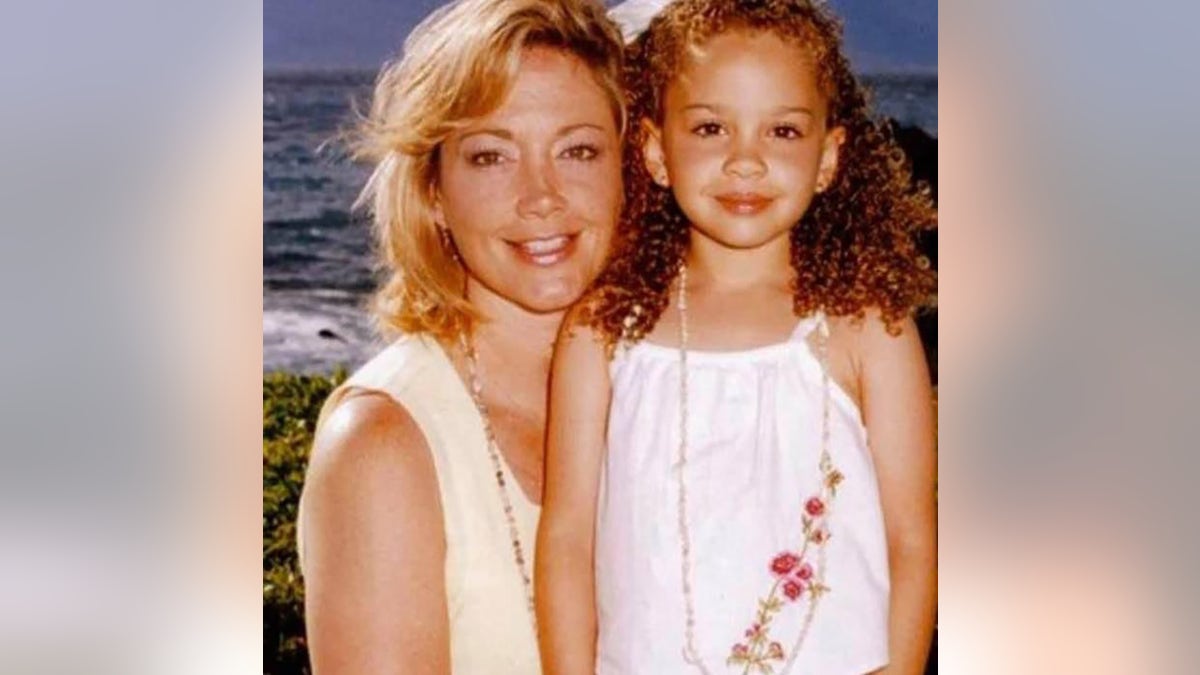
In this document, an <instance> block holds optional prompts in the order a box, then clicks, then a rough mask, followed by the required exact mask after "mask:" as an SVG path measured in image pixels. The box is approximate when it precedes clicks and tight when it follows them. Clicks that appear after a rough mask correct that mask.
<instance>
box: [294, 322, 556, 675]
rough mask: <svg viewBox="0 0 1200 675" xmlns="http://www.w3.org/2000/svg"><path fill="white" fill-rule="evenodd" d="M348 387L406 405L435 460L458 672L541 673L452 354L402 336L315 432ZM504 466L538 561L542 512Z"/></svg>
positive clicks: (482, 446)
mask: <svg viewBox="0 0 1200 675" xmlns="http://www.w3.org/2000/svg"><path fill="white" fill-rule="evenodd" d="M351 388H361V389H369V390H374V391H379V392H383V393H385V394H387V395H388V396H391V397H392V398H393V399H395V400H396V401H397V402H399V403H400V404H401V405H403V406H404V407H405V409H406V410H408V413H409V415H411V416H412V418H413V420H414V421H416V423H417V426H419V427H420V429H421V433H422V435H424V436H425V441H426V443H427V444H428V445H429V450H430V453H431V454H432V456H433V463H434V467H435V468H436V470H437V481H438V491H439V494H440V496H441V502H442V513H443V516H444V520H445V533H446V563H445V584H446V600H447V604H448V606H449V618H450V660H451V672H452V673H454V674H455V675H475V674H476V673H495V674H497V675H536V674H537V673H540V672H541V666H540V660H539V658H538V650H537V637H536V636H535V635H534V632H533V626H532V623H531V621H530V616H529V610H528V606H527V600H526V596H525V588H524V584H523V583H522V581H521V576H520V574H519V573H518V571H517V567H516V561H514V560H513V551H512V539H511V537H510V535H509V530H508V521H507V520H506V519H505V517H504V506H503V504H502V502H501V501H500V493H499V489H498V487H497V485H496V477H495V470H494V469H493V468H492V463H491V459H490V457H489V456H488V451H487V435H486V433H485V431H484V427H483V419H482V418H481V417H480V416H479V411H478V409H477V408H476V407H475V403H474V401H473V400H472V398H471V394H470V392H468V391H467V389H466V386H465V385H464V384H463V382H462V380H461V378H459V376H458V372H457V371H456V370H455V369H454V365H453V364H452V363H451V361H450V359H449V357H448V356H447V355H446V353H445V351H444V350H443V349H442V347H441V346H440V345H439V344H438V343H437V342H436V341H435V340H433V339H430V338H426V337H420V336H405V337H402V338H400V339H399V340H397V341H396V342H394V343H393V344H392V345H391V346H389V347H388V348H386V349H384V350H383V351H382V352H380V353H379V354H378V355H377V356H375V357H374V358H373V359H371V360H370V361H369V362H367V364H366V365H364V366H363V367H362V368H360V369H359V370H358V371H357V372H355V373H354V374H353V375H351V376H350V378H349V379H348V380H347V381H346V382H345V383H344V384H342V386H341V387H339V388H338V389H337V390H335V391H334V392H333V394H331V395H330V397H329V400H328V401H326V403H325V406H324V407H323V408H322V411H321V419H320V421H319V422H318V428H319V426H320V424H321V423H323V422H324V420H325V419H326V418H327V417H328V416H329V414H330V413H331V411H332V410H333V409H334V408H335V407H336V406H337V404H338V402H340V401H341V399H342V398H344V396H345V394H346V392H347V391H349V390H350V389H351ZM502 463H503V458H502ZM502 469H503V471H504V474H505V482H506V483H507V485H508V494H509V500H510V501H511V502H512V506H513V516H514V517H515V519H516V523H517V530H518V532H519V535H520V537H521V546H522V547H523V548H524V550H525V558H526V560H529V561H532V560H533V556H534V554H535V550H534V543H535V539H536V536H535V535H536V533H537V520H538V514H539V511H540V507H539V506H538V505H537V504H534V503H533V502H531V501H530V500H529V499H528V498H527V497H526V496H525V493H524V492H523V491H522V490H521V489H520V487H518V484H517V481H516V478H515V477H514V476H513V474H512V472H511V470H510V469H509V467H508V465H507V463H503V464H502ZM301 504H302V505H301V509H300V511H301V517H300V525H301V529H300V531H299V532H298V533H297V538H298V539H299V544H300V554H301V555H300V559H301V565H303V561H304V537H303V521H304V507H303V499H302V500H301Z"/></svg>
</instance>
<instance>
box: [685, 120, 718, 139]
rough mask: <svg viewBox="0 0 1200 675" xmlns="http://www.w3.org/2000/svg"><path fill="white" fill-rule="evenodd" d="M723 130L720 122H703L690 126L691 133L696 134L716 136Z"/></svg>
mask: <svg viewBox="0 0 1200 675" xmlns="http://www.w3.org/2000/svg"><path fill="white" fill-rule="evenodd" d="M723 131H725V130H724V129H723V128H722V127H721V125H720V124H717V123H716V122H704V123H702V124H698V125H696V126H695V127H693V128H692V133H693V134H696V135H697V136H701V137H704V136H716V135H718V134H720V133H722V132H723Z"/></svg>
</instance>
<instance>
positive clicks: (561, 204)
mask: <svg viewBox="0 0 1200 675" xmlns="http://www.w3.org/2000/svg"><path fill="white" fill-rule="evenodd" d="M519 181H520V185H519V187H518V189H519V190H520V194H519V196H518V198H517V213H518V214H519V215H520V216H521V217H522V218H538V219H544V218H549V217H550V216H552V215H554V214H555V213H557V212H559V211H561V210H562V209H563V208H565V207H566V200H565V199H563V195H562V190H561V189H560V188H559V185H558V176H557V174H556V173H555V169H554V163H553V162H552V161H547V160H533V161H529V162H524V163H523V164H522V167H521V172H520V178H519Z"/></svg>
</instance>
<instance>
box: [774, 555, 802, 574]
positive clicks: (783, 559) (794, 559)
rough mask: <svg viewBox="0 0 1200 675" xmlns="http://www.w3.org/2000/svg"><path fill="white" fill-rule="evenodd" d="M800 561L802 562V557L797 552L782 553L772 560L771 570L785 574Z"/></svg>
mask: <svg viewBox="0 0 1200 675" xmlns="http://www.w3.org/2000/svg"><path fill="white" fill-rule="evenodd" d="M798 562H800V557H799V556H797V555H796V554H795V553H780V554H779V555H777V556H775V559H774V560H772V561H771V571H772V572H774V573H775V574H777V575H779V576H783V575H785V574H787V573H788V572H791V571H792V570H793V569H795V567H796V563H798Z"/></svg>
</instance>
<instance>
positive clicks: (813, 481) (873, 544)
mask: <svg viewBox="0 0 1200 675" xmlns="http://www.w3.org/2000/svg"><path fill="white" fill-rule="evenodd" d="M822 320H823V319H820V318H818V317H810V318H806V319H803V320H801V321H800V322H799V324H798V325H797V327H796V329H795V331H794V332H793V334H792V336H791V337H790V339H789V340H787V341H786V342H783V343H780V344H776V345H770V346H766V347H762V348H757V349H751V350H746V351H737V352H703V351H695V350H689V351H688V461H687V467H686V472H685V480H686V484H687V490H688V494H687V500H688V507H687V516H688V521H689V529H690V534H691V551H692V553H691V560H692V573H691V578H692V596H693V598H694V609H695V628H694V636H695V646H696V650H697V652H698V653H699V655H700V656H701V658H702V661H703V663H704V665H705V666H707V668H708V669H709V670H710V671H711V672H713V673H726V672H735V673H741V672H743V671H744V669H745V667H746V666H745V664H744V663H742V664H738V663H733V664H730V663H728V660H729V658H730V656H731V655H732V654H733V650H734V648H735V646H736V645H739V644H743V645H744V644H746V643H747V642H748V641H749V639H750V636H751V632H752V631H754V630H760V631H763V632H765V633H766V637H765V641H763V642H762V643H761V644H763V645H771V643H776V642H777V643H778V649H779V650H780V652H782V653H783V654H784V655H788V656H790V654H791V652H792V650H793V645H794V643H795V641H796V638H797V636H798V635H799V631H800V628H801V625H802V624H803V619H804V615H805V614H806V611H807V607H808V603H809V597H808V596H807V595H800V597H799V599H797V600H795V601H788V600H787V599H786V598H782V597H781V593H780V592H779V590H778V589H777V590H776V598H778V599H782V601H783V606H782V608H780V609H779V610H778V611H777V612H776V613H773V614H772V616H771V620H770V621H769V622H767V623H766V624H765V625H758V626H757V628H756V624H758V622H759V615H758V612H759V610H760V605H759V602H760V600H765V599H767V598H768V596H769V595H770V593H771V590H772V585H773V584H774V583H775V582H776V579H779V578H780V577H778V576H777V575H776V574H775V573H774V572H773V570H772V564H773V561H774V560H775V558H776V556H777V555H779V554H780V553H781V552H784V551H795V550H798V549H799V547H800V545H801V542H802V541H803V537H804V535H803V529H802V524H801V522H802V516H803V514H804V512H805V502H806V500H807V499H808V498H809V497H810V496H813V495H815V494H818V493H819V487H820V484H821V473H820V471H819V469H818V458H819V456H820V451H821V412H822V369H821V364H820V362H819V361H818V359H817V358H816V357H815V355H814V353H813V352H812V350H811V349H810V347H809V344H808V340H807V338H808V336H809V333H810V331H812V330H813V329H814V328H816V327H817V326H818V324H819V322H820V321H822ZM610 376H611V380H612V403H611V408H610V413H609V423H608V438H607V440H608V446H607V453H606V456H605V460H604V464H603V469H602V477H601V488H600V495H599V499H598V503H597V525H596V527H597V529H596V604H597V610H598V620H599V636H598V643H597V671H598V672H599V673H604V674H606V675H607V674H613V673H655V674H657V673H663V674H670V673H695V672H698V671H697V670H696V669H694V668H693V667H692V666H690V665H688V664H687V663H686V662H685V661H684V659H683V649H684V630H685V628H684V627H685V611H684V600H683V592H682V590H681V586H682V580H681V570H680V563H681V553H680V535H679V526H678V522H679V521H678V517H679V515H678V514H679V489H678V478H677V475H676V472H677V471H678V467H679V462H678V447H679V438H678V437H679V403H680V390H679V350H678V349H675V348H668V347H663V346H659V345H654V344H650V343H647V342H645V341H643V342H640V343H637V344H635V345H633V346H632V347H629V348H624V349H622V350H620V351H618V353H617V355H616V357H615V358H614V360H613V361H612V363H611V365H610ZM830 388H831V391H830V434H831V437H830V446H829V450H830V454H831V456H832V460H833V464H834V467H835V468H836V469H837V470H838V471H840V472H841V473H842V474H843V475H844V480H843V482H842V483H841V484H840V485H838V487H837V495H836V498H835V499H833V501H832V504H831V505H830V507H829V510H828V512H827V513H828V516H827V522H826V524H827V526H828V530H829V532H830V537H829V539H828V541H827V543H826V544H825V559H826V563H825V578H824V584H825V585H826V586H828V588H829V591H828V593H826V594H825V595H824V596H823V597H822V598H821V600H820V602H819V604H818V606H817V608H816V612H815V614H814V615H813V620H812V623H811V626H810V628H809V632H808V633H807V637H806V638H805V641H804V643H803V646H802V648H801V649H800V651H799V653H798V654H799V655H798V656H797V657H796V661H795V663H794V666H793V669H792V672H793V673H818V674H820V675H843V674H845V675H848V674H859V673H865V672H868V671H871V670H874V669H876V668H879V667H881V666H883V665H885V664H886V663H887V661H888V635H887V621H888V587H889V576H888V560H887V541H886V537H885V532H884V526H883V513H882V509H881V505H880V501H879V493H878V488H877V485H876V479H875V471H874V466H873V464H872V462H871V455H870V452H869V450H868V446H867V435H866V429H865V428H864V426H863V423H862V420H861V415H860V414H859V411H858V408H857V407H856V406H855V404H854V403H853V402H852V400H851V399H850V398H849V396H847V395H846V394H845V393H844V392H843V391H842V390H841V389H839V388H837V385H836V384H835V383H834V382H833V381H832V380H831V381H830ZM812 567H813V568H814V569H815V568H816V567H817V559H816V557H815V556H814V557H813V559H812ZM772 649H774V647H772ZM763 663H765V665H768V666H770V668H771V671H769V672H775V673H781V672H782V670H783V666H784V664H785V663H786V661H785V659H784V658H769V659H766V660H765V661H764V662H763ZM749 672H768V671H759V670H757V669H755V668H750V670H749Z"/></svg>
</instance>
